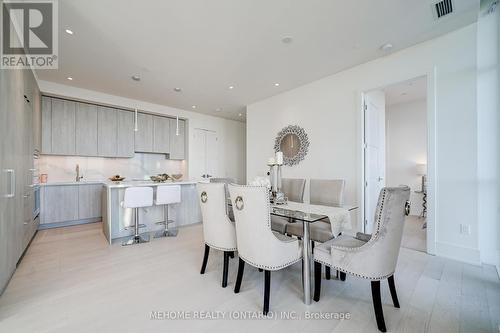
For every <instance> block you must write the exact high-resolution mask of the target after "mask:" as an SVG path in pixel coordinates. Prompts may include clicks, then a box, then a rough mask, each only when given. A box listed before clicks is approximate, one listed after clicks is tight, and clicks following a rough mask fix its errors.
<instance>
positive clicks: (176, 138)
mask: <svg viewBox="0 0 500 333" xmlns="http://www.w3.org/2000/svg"><path fill="white" fill-rule="evenodd" d="M178 124H179V131H178V133H177V131H176V129H177V120H176V119H170V159H171V160H184V159H185V155H186V154H185V149H186V146H185V142H186V122H185V121H184V120H180V119H179V122H178Z"/></svg>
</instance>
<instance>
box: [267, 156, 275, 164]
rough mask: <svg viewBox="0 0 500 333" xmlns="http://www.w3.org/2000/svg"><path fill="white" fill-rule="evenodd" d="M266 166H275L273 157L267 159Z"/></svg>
mask: <svg viewBox="0 0 500 333" xmlns="http://www.w3.org/2000/svg"><path fill="white" fill-rule="evenodd" d="M267 164H268V165H275V164H276V161H275V160H274V157H269V160H268V161H267Z"/></svg>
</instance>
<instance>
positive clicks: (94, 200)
mask: <svg viewBox="0 0 500 333" xmlns="http://www.w3.org/2000/svg"><path fill="white" fill-rule="evenodd" d="M102 189H103V185H102V184H89V185H78V219H79V220H84V219H91V218H97V217H101V215H102V213H101V195H102Z"/></svg>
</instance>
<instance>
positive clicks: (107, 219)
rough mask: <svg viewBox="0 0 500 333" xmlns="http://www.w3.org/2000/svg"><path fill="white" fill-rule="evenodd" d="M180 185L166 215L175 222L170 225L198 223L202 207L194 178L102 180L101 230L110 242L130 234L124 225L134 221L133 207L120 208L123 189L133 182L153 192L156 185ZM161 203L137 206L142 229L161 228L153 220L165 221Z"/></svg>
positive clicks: (130, 230)
mask: <svg viewBox="0 0 500 333" xmlns="http://www.w3.org/2000/svg"><path fill="white" fill-rule="evenodd" d="M169 185H180V186H181V202H180V203H179V204H175V205H170V208H169V219H171V220H174V221H175V222H174V223H173V224H172V225H171V226H170V227H171V228H172V227H174V228H175V227H180V226H184V225H189V224H194V223H201V221H202V219H201V211H200V206H199V202H198V193H197V190H196V182H195V181H178V182H165V183H155V182H151V181H129V182H107V183H105V184H104V191H103V194H102V222H103V223H102V230H103V233H104V236H105V237H106V239H107V241H108V242H109V243H110V244H111V243H112V242H113V240H115V239H118V238H123V237H129V236H131V235H133V228H127V227H129V226H132V225H133V224H134V218H133V214H132V209H127V208H123V207H122V206H121V202H122V201H123V196H124V194H125V189H126V188H128V187H135V186H150V187H152V188H153V190H154V192H155V193H156V188H157V187H158V186H169ZM164 220H165V217H164V207H163V206H152V207H148V208H143V209H139V221H140V223H141V224H145V225H146V227H145V228H141V233H142V232H155V231H157V230H161V229H163V228H164V226H163V225H157V224H156V222H161V221H164Z"/></svg>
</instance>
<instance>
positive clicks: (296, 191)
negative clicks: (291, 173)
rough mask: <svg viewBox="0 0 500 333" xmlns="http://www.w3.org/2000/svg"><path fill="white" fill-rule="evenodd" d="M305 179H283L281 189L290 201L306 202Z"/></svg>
mask: <svg viewBox="0 0 500 333" xmlns="http://www.w3.org/2000/svg"><path fill="white" fill-rule="evenodd" d="M305 187H306V180H305V179H293V178H283V179H281V190H282V191H283V193H285V197H287V198H288V200H290V201H294V202H304V188H305Z"/></svg>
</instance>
